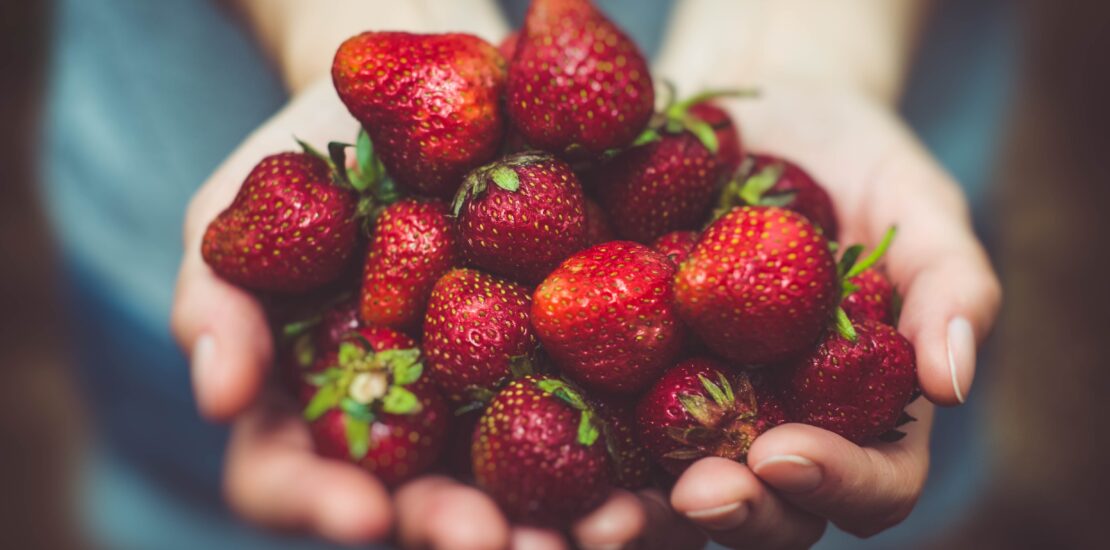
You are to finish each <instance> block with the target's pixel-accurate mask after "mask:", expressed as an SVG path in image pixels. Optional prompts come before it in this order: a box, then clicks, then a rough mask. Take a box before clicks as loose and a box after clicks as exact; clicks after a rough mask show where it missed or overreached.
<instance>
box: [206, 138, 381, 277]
mask: <svg viewBox="0 0 1110 550" xmlns="http://www.w3.org/2000/svg"><path fill="white" fill-rule="evenodd" d="M357 207H358V198H357V197H356V195H355V194H354V193H353V192H352V191H351V190H350V189H346V188H343V187H341V186H339V185H337V184H335V183H334V181H333V174H332V170H331V168H330V167H329V165H328V162H327V161H326V160H324V159H322V158H319V157H317V156H314V155H313V154H310V153H308V152H305V153H280V154H277V155H271V156H269V157H266V158H264V159H262V161H260V162H259V163H258V164H257V165H256V166H255V167H254V169H253V170H251V173H250V174H249V175H248V176H247V179H246V180H245V181H243V185H242V186H241V187H240V188H239V192H238V193H237V194H236V195H235V199H234V200H233V201H232V203H231V205H230V206H228V207H227V209H226V210H224V211H223V212H221V213H220V215H219V216H217V217H216V219H214V220H212V222H211V223H210V224H209V225H208V229H207V231H205V233H204V239H203V241H202V243H201V254H202V255H203V256H204V261H205V262H207V263H208V265H209V266H210V267H211V268H212V270H213V271H215V272H216V273H217V274H219V275H220V276H221V277H223V278H224V279H227V280H228V281H231V282H232V283H235V284H237V285H239V286H243V287H246V288H249V289H251V290H263V291H276V292H305V291H308V290H312V289H313V288H316V287H319V286H321V285H323V284H325V283H327V282H329V281H331V280H333V279H335V278H337V277H338V276H339V275H341V273H342V271H343V269H344V267H345V266H346V265H347V263H348V260H350V258H351V256H352V255H353V254H354V250H355V246H356V243H357V242H358V227H359V225H358V223H357V220H356V219H355V212H356V210H357Z"/></svg>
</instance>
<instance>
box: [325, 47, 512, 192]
mask: <svg viewBox="0 0 1110 550" xmlns="http://www.w3.org/2000/svg"><path fill="white" fill-rule="evenodd" d="M332 80H333V81H334V83H335V89H336V91H338V92H339V97H340V99H342V100H343V103H344V104H346V106H347V109H348V110H349V111H350V112H351V114H352V115H354V117H355V118H356V119H358V121H359V122H360V123H362V125H363V127H364V128H365V129H366V131H367V132H368V133H369V134H370V137H371V138H372V139H373V142H374V145H375V148H376V149H377V151H378V154H379V155H380V156H381V160H382V163H383V164H384V165H385V167H386V169H387V170H388V171H389V174H390V175H391V176H392V177H393V178H394V179H395V180H396V181H397V182H398V183H400V184H401V185H403V186H406V187H408V188H410V189H413V190H416V191H418V192H420V193H424V194H429V195H435V196H439V197H444V198H446V197H450V196H451V194H452V193H454V192H455V189H456V188H457V187H458V185H459V183H460V182H461V181H462V177H463V175H464V174H466V172H468V171H469V170H470V169H472V168H474V167H476V166H479V165H481V164H482V163H484V162H486V161H488V160H490V159H491V158H493V156H494V155H495V154H496V153H497V149H498V147H499V146H500V144H501V139H502V137H503V135H504V126H505V125H504V120H503V116H502V114H501V106H500V101H501V99H500V98H501V95H502V91H503V89H504V83H505V60H504V59H503V58H502V57H501V54H499V53H498V52H497V49H496V48H494V47H493V46H492V45H490V44H488V43H487V42H485V41H484V40H482V39H480V38H478V37H476V36H472V35H469V34H457V33H455V34H427V35H422V34H410V33H404V32H366V33H362V34H359V35H357V36H354V37H352V38H349V39H348V40H347V41H346V42H344V43H343V44H342V45H341V46H340V47H339V50H338V51H337V52H336V54H335V60H334V62H333V64H332Z"/></svg>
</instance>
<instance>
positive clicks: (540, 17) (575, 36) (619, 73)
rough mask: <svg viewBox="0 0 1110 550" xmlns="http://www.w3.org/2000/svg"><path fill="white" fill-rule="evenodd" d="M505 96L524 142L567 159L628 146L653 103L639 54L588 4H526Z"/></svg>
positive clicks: (555, 0)
mask: <svg viewBox="0 0 1110 550" xmlns="http://www.w3.org/2000/svg"><path fill="white" fill-rule="evenodd" d="M506 94H507V101H506V104H507V107H508V115H509V119H510V120H511V121H512V123H513V125H514V126H515V127H516V128H517V129H518V130H519V131H520V133H521V134H522V135H523V137H524V139H525V141H527V142H528V143H530V144H531V145H532V146H534V147H538V148H540V149H543V150H545V151H551V152H552V153H555V154H559V155H569V156H572V157H575V158H585V157H596V156H599V155H601V154H602V153H603V152H605V151H607V150H609V149H614V148H620V147H624V146H625V145H628V144H629V143H631V142H632V140H633V139H635V138H636V136H637V135H638V134H639V133H640V131H641V130H642V129H643V128H644V125H645V124H647V122H648V119H649V118H650V117H651V112H652V109H653V107H654V102H655V91H654V88H653V86H652V82H651V74H650V73H649V72H648V65H647V61H646V60H645V59H644V56H643V55H642V54H641V53H640V51H639V49H638V48H637V47H636V45H635V44H634V43H633V42H632V40H631V39H629V38H628V36H626V35H625V34H624V33H623V32H621V30H620V29H619V28H617V26H616V25H614V24H613V23H612V22H611V21H609V19H607V18H606V17H605V16H604V15H603V14H602V13H601V12H600V11H598V10H597V8H596V7H594V5H593V3H592V2H590V1H589V0H534V1H533V2H532V5H531V7H530V8H529V9H528V13H527V15H526V16H525V20H524V28H523V29H522V30H521V34H520V39H519V41H518V45H517V50H516V54H515V55H514V56H513V58H512V61H511V62H510V64H509V77H508V81H507V84H506Z"/></svg>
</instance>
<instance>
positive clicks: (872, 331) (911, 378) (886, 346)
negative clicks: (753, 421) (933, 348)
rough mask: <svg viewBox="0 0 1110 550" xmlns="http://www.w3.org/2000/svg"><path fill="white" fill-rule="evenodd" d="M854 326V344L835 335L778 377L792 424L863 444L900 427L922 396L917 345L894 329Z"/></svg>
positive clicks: (828, 335)
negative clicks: (917, 397)
mask: <svg viewBox="0 0 1110 550" xmlns="http://www.w3.org/2000/svg"><path fill="white" fill-rule="evenodd" d="M853 324H854V329H855V335H856V339H855V340H854V341H853V340H851V339H849V338H847V337H845V336H844V335H842V334H841V333H840V332H838V331H835V330H830V331H828V332H826V334H825V337H824V338H823V339H822V340H821V342H820V343H819V344H818V345H817V347H816V348H815V349H814V350H813V351H811V352H809V353H808V354H806V355H805V356H803V357H801V358H799V359H797V360H795V361H792V362H791V363H789V364H788V365H785V366H784V367H783V369H782V370H781V371H778V372H776V373H774V374H775V376H776V378H777V379H778V380H780V381H781V382H780V383H781V387H782V392H783V395H785V396H787V400H786V403H787V408H788V410H789V412H790V416H791V420H793V421H798V422H804V423H806V424H811V425H813V426H817V427H820V428H824V429H826V430H829V431H832V432H835V433H838V434H840V435H842V436H844V437H845V438H847V439H849V440H851V441H853V442H856V443H860V444H863V443H869V442H872V441H875V440H876V439H878V438H879V437H880V436H883V435H884V434H888V433H889V432H891V430H893V429H894V428H895V427H896V426H897V425H898V423H899V420H900V419H901V418H902V416H903V414H904V413H903V409H905V408H906V405H908V404H909V403H910V401H911V400H912V399H913V397H914V394H915V393H916V391H917V367H916V361H915V359H914V350H913V344H911V343H910V342H909V340H906V338H905V337H903V336H902V335H901V334H898V332H897V331H896V330H894V328H893V327H891V326H889V325H885V324H883V323H880V322H878V321H873V320H871V319H866V318H862V319H856V320H855V321H854V323H853Z"/></svg>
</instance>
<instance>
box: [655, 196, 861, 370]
mask: <svg viewBox="0 0 1110 550" xmlns="http://www.w3.org/2000/svg"><path fill="white" fill-rule="evenodd" d="M840 290H841V289H840V281H839V279H838V272H837V266H836V264H835V263H834V261H833V256H832V253H831V252H829V243H828V241H826V240H825V238H824V237H823V236H822V234H821V232H820V231H819V230H818V229H817V228H816V227H814V226H813V224H812V223H810V222H809V220H807V219H806V218H805V217H804V216H802V215H801V214H798V213H796V212H793V211H790V210H785V209H782V208H776V207H749V206H744V207H739V208H735V209H733V210H732V211H731V212H729V213H727V214H725V215H724V216H722V217H721V218H719V219H718V220H717V221H715V222H713V223H712V224H710V226H709V227H708V228H707V229H706V230H705V232H704V233H703V234H702V237H701V239H700V240H699V241H698V243H697V245H695V246H694V249H693V251H691V253H690V256H689V257H688V258H687V259H686V261H684V262H683V263H682V265H680V266H679V268H678V275H677V276H676V277H675V300H676V303H677V305H678V310H679V312H680V313H681V315H682V317H683V319H685V320H686V322H687V324H689V326H690V327H691V328H692V329H693V330H694V331H695V332H696V333H697V334H698V335H699V336H700V337H701V338H702V340H703V341H704V342H705V344H706V345H708V346H709V347H710V349H712V350H713V351H714V352H715V353H716V354H719V355H720V356H722V357H724V358H727V359H729V360H731V361H734V362H736V363H738V364H741V365H756V364H769V363H778V362H782V361H786V360H788V359H793V358H795V357H798V356H800V355H801V354H803V353H805V352H806V351H807V350H809V349H810V348H811V347H812V346H813V345H814V344H815V343H816V342H817V339H818V338H819V337H820V336H821V333H822V332H824V330H825V328H826V327H827V326H829V324H830V323H831V320H832V319H833V313H834V311H835V310H836V307H837V304H838V303H839V300H840V295H841V292H840Z"/></svg>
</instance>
